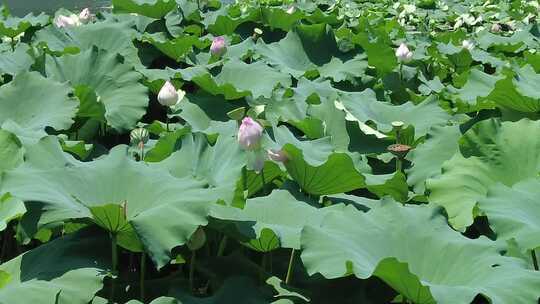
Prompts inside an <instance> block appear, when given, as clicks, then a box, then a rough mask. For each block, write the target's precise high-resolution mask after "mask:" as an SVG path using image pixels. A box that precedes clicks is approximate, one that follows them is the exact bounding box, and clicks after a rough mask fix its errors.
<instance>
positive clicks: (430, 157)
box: [406, 126, 461, 193]
mask: <svg viewBox="0 0 540 304" xmlns="http://www.w3.org/2000/svg"><path fill="white" fill-rule="evenodd" d="M427 136H428V137H427V139H426V141H425V142H424V143H423V144H421V145H418V146H417V147H416V148H415V149H414V150H412V151H411V152H410V153H409V154H408V155H407V159H408V160H409V161H410V162H411V163H412V164H413V166H412V167H411V168H409V169H407V170H406V172H407V183H408V184H410V185H413V186H414V190H415V192H416V193H424V190H425V183H426V180H428V179H429V178H432V177H435V176H437V175H439V174H440V173H441V167H442V165H443V163H444V162H445V161H447V160H449V159H450V158H452V156H454V154H455V153H456V152H457V151H458V149H459V144H458V140H459V138H460V137H461V132H460V130H459V127H458V126H434V127H433V128H431V130H430V131H429V132H428V135H427Z"/></svg>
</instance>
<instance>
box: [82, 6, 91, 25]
mask: <svg viewBox="0 0 540 304" xmlns="http://www.w3.org/2000/svg"><path fill="white" fill-rule="evenodd" d="M91 19H92V14H91V13H90V9H89V8H85V9H83V10H82V11H81V12H80V13H79V21H81V23H84V24H86V23H88V22H90V20H91Z"/></svg>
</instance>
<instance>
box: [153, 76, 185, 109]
mask: <svg viewBox="0 0 540 304" xmlns="http://www.w3.org/2000/svg"><path fill="white" fill-rule="evenodd" d="M179 97H180V96H179V95H178V92H177V91H176V88H175V87H174V85H173V84H172V83H171V82H170V81H166V82H165V84H164V85H163V87H161V90H159V93H158V102H159V103H160V104H161V105H164V106H169V107H172V106H174V105H176V104H177V103H178V101H179V100H180V98H179ZM183 97H184V96H182V98H183Z"/></svg>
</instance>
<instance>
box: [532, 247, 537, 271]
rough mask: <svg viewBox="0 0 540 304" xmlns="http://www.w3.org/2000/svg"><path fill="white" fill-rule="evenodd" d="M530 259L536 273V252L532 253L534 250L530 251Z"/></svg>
mask: <svg viewBox="0 0 540 304" xmlns="http://www.w3.org/2000/svg"><path fill="white" fill-rule="evenodd" d="M531 257H532V261H533V267H534V270H536V271H538V260H537V259H536V252H535V251H534V249H532V250H531Z"/></svg>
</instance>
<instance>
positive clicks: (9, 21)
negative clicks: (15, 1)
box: [0, 8, 49, 38]
mask: <svg viewBox="0 0 540 304" xmlns="http://www.w3.org/2000/svg"><path fill="white" fill-rule="evenodd" d="M0 16H1V17H0V34H1V35H2V36H8V37H10V38H13V37H15V36H17V35H19V34H22V33H24V32H25V31H26V30H27V29H29V28H30V27H34V26H44V25H46V24H47V23H49V16H47V15H45V14H44V13H41V14H40V15H38V16H34V14H32V13H30V14H28V15H26V16H24V17H22V18H19V17H13V16H10V15H9V13H7V14H6V13H5V8H2V14H0Z"/></svg>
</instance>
